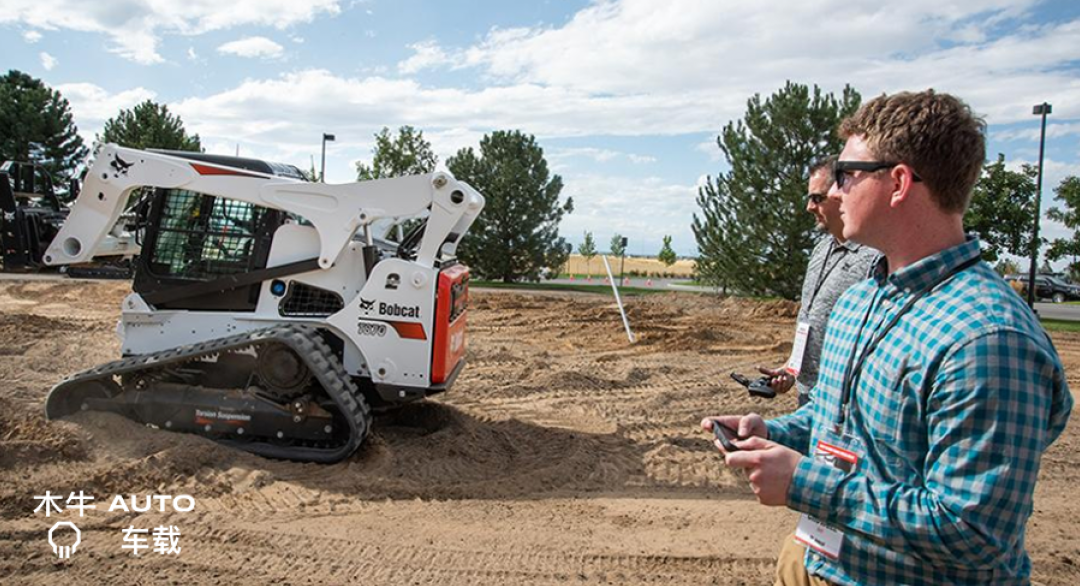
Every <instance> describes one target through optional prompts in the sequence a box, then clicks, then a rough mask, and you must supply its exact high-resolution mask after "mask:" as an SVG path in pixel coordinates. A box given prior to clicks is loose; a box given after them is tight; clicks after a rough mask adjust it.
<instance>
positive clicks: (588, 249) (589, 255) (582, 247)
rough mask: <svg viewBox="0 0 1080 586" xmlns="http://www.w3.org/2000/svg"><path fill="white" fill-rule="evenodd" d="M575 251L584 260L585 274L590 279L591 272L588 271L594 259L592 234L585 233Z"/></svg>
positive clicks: (594, 248)
mask: <svg viewBox="0 0 1080 586" xmlns="http://www.w3.org/2000/svg"><path fill="white" fill-rule="evenodd" d="M577 251H578V254H580V255H581V257H582V258H584V259H585V273H586V274H588V276H590V277H591V276H592V270H590V269H589V265H590V264H591V263H592V259H593V258H595V257H596V241H595V240H593V235H592V232H585V238H584V239H583V240H582V241H581V244H579V245H578V249H577Z"/></svg>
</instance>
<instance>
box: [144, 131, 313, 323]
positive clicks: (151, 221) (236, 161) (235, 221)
mask: <svg viewBox="0 0 1080 586" xmlns="http://www.w3.org/2000/svg"><path fill="white" fill-rule="evenodd" d="M159 152H164V153H165V154H169V155H172V156H177V157H183V158H186V159H190V160H195V161H202V162H208V163H213V164H215V165H222V166H227V167H232V168H237V169H245V170H250V171H256V172H259V173H266V174H273V175H278V176H284V177H290V178H303V175H302V174H301V173H300V170H299V169H297V168H296V167H293V166H290V165H281V164H275V163H266V162H264V161H259V160H256V159H244V158H239V157H222V156H216V155H206V154H203V153H186V152H184V153H182V152H168V151H159ZM143 206H144V209H143V212H142V215H143V219H142V220H141V221H140V228H141V230H140V232H141V237H142V242H141V244H142V254H141V255H140V256H139V259H138V261H137V265H136V270H135V281H134V284H133V287H134V290H135V291H136V292H137V293H140V294H142V295H144V296H151V297H152V296H153V295H154V294H156V293H161V292H163V291H168V290H176V289H178V288H184V290H185V291H191V292H192V293H191V294H190V295H185V296H183V297H181V298H178V299H171V300H169V301H167V302H161V303H156V304H155V305H156V306H157V307H158V308H159V309H188V310H200V311H239V312H246V311H254V310H255V308H256V306H257V303H258V299H259V291H260V288H261V284H259V283H255V284H251V285H247V286H242V287H237V288H231V289H225V290H220V289H219V288H215V287H213V286H212V284H213V283H215V282H221V281H222V280H223V279H228V278H230V277H235V276H238V275H242V274H244V273H250V272H252V271H255V270H259V269H264V268H266V262H267V258H268V256H269V254H270V245H271V241H272V239H273V236H274V232H275V231H276V230H277V229H278V228H279V227H280V226H281V225H282V224H283V223H285V221H286V220H287V219H288V218H287V214H285V213H284V212H281V211H278V210H273V209H269V208H265V207H261V206H257V205H254V204H251V203H247V202H242V201H238V200H233V199H229V198H225V197H218V196H211V195H207V194H203V193H198V192H194V191H189V190H184V189H161V188H155V189H152V190H151V192H150V193H149V194H148V195H147V196H146V200H145V201H144V203H143ZM199 283H205V284H207V285H208V286H207V287H206V288H205V289H202V290H200V288H199V287H197V286H196V287H193V285H198V284H199Z"/></svg>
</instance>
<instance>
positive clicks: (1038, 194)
mask: <svg viewBox="0 0 1080 586" xmlns="http://www.w3.org/2000/svg"><path fill="white" fill-rule="evenodd" d="M1052 110H1053V108H1052V107H1051V106H1050V104H1047V103H1046V102H1043V103H1041V104H1039V105H1037V106H1035V108H1033V109H1032V111H1031V113H1032V114H1034V115H1036V116H1042V132H1041V133H1040V134H1039V175H1038V178H1037V179H1036V180H1035V230H1034V236H1032V238H1031V266H1030V267H1028V306H1029V307H1031V309H1032V310H1034V309H1035V266H1036V263H1038V261H1039V219H1040V214H1041V210H1040V207H1041V206H1042V175H1043V149H1044V148H1045V147H1046V116H1047V114H1049V113H1050V112H1051V111H1052Z"/></svg>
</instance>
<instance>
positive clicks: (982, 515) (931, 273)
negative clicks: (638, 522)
mask: <svg viewBox="0 0 1080 586" xmlns="http://www.w3.org/2000/svg"><path fill="white" fill-rule="evenodd" d="M984 132H985V125H984V123H983V122H982V121H981V120H980V119H978V118H976V117H975V116H974V115H972V113H971V111H970V109H969V108H968V106H967V105H965V104H964V103H963V102H961V101H960V100H958V99H956V98H954V97H952V96H950V95H947V94H938V93H935V92H933V91H932V90H928V91H925V92H920V93H900V94H895V95H892V96H881V97H879V98H875V99H874V100H871V101H870V102H868V103H866V104H865V105H864V106H863V107H862V108H861V109H860V110H859V111H858V112H857V113H856V114H855V115H854V116H852V117H851V118H849V119H847V120H845V121H844V122H843V123H842V125H841V128H840V133H841V136H842V137H843V138H844V139H845V140H846V141H847V142H846V144H845V146H844V150H843V152H842V153H841V155H840V160H839V161H838V162H837V163H836V164H835V166H834V173H835V179H836V185H835V186H834V187H833V188H832V189H831V190H830V192H829V197H833V198H837V199H839V201H840V211H841V214H842V215H843V218H844V236H845V237H846V238H848V239H851V240H854V241H856V242H860V243H862V244H865V245H868V246H872V247H874V248H877V249H878V250H880V251H881V252H882V253H883V254H884V255H885V260H886V261H887V262H885V263H882V264H881V265H880V266H879V267H878V269H877V271H876V273H875V274H874V276H873V277H872V278H870V279H867V280H866V281H863V282H861V283H859V284H856V285H855V286H853V287H852V288H851V289H849V290H848V291H847V292H846V293H845V294H844V295H843V296H842V297H841V298H840V300H839V301H838V302H837V305H836V307H835V309H834V310H833V314H832V317H831V318H830V320H829V326H828V330H827V332H826V336H825V343H824V352H823V354H822V362H821V369H820V374H819V378H818V381H817V385H816V386H815V387H814V395H813V401H812V402H811V403H810V404H808V405H806V406H804V407H802V408H800V409H799V410H798V411H796V412H794V413H792V414H790V415H786V416H783V417H780V418H777V419H773V420H771V421H768V422H765V421H764V420H762V418H761V417H760V416H758V415H756V414H749V415H746V416H741V417H740V416H727V417H717V418H709V419H706V420H704V421H703V422H702V426H703V427H704V428H705V429H709V430H711V429H712V427H713V425H714V419H715V420H716V421H717V422H718V423H720V424H724V425H727V426H728V427H729V428H731V429H735V430H737V432H738V435H739V437H744V438H748V439H744V440H741V441H737V442H736V445H737V446H738V447H739V448H740V450H738V451H732V452H725V459H726V461H727V464H728V465H729V466H734V467H737V468H745V469H746V470H747V472H748V473H749V474H748V477H749V480H750V483H751V486H752V487H753V490H754V492H755V494H757V497H758V500H759V501H761V503H763V504H766V505H774V506H779V505H786V506H788V507H789V508H791V509H793V510H796V511H799V512H801V513H804V515H803V518H802V519H801V521H800V522H799V526H798V528H797V530H796V533H795V537H796V539H797V540H798V541H800V542H801V543H803V544H805V545H807V546H808V547H807V552H806V554H805V557H804V558H803V559H801V560H799V559H795V560H794V563H793V561H792V560H791V559H785V558H790V557H791V552H794V551H798V550H797V549H795V548H791V547H785V549H784V551H783V552H781V559H780V561H779V563H778V573H777V580H778V581H777V583H778V584H789V583H811V584H997V585H1007V584H1028V583H1029V582H1030V575H1031V561H1030V559H1029V558H1028V555H1027V552H1026V551H1025V549H1024V533H1025V525H1026V523H1027V519H1028V517H1029V516H1030V515H1031V511H1032V498H1033V493H1034V490H1035V481H1036V478H1037V476H1038V473H1039V463H1040V459H1041V457H1042V454H1043V452H1044V451H1045V450H1046V449H1047V447H1048V446H1049V445H1050V444H1051V443H1052V442H1053V441H1054V440H1055V439H1057V437H1058V436H1059V435H1060V434H1061V432H1062V430H1063V429H1064V428H1065V423H1066V421H1067V420H1068V417H1069V413H1070V411H1071V409H1072V395H1071V394H1070V392H1069V389H1068V386H1067V385H1066V383H1065V373H1064V371H1063V369H1062V366H1061V361H1060V359H1059V358H1058V355H1057V352H1056V351H1055V350H1054V347H1053V344H1052V343H1051V341H1050V339H1049V337H1048V336H1047V335H1046V333H1045V331H1044V330H1043V329H1042V327H1041V325H1040V324H1039V322H1038V319H1037V318H1036V317H1035V316H1034V315H1033V314H1032V313H1031V311H1030V310H1029V309H1028V308H1027V306H1026V305H1024V303H1023V302H1022V301H1021V299H1020V298H1019V297H1018V296H1017V295H1016V293H1014V292H1013V291H1012V290H1011V289H1010V288H1009V287H1008V286H1007V285H1006V284H1005V282H1004V281H1002V280H1001V279H1000V278H998V276H997V275H996V274H995V273H994V272H993V271H992V270H991V269H990V268H989V267H988V266H987V265H986V264H985V263H983V262H982V261H981V260H979V244H978V241H977V240H975V239H969V238H967V237H966V236H965V235H964V231H963V214H964V210H965V209H966V208H967V204H968V201H969V200H970V197H971V190H972V187H973V186H974V184H975V181H976V180H977V178H978V176H979V173H980V170H981V167H982V164H983V161H984V157H985V142H984ZM717 446H718V447H719V448H720V449H721V451H723V448H722V445H721V444H720V443H719V442H717ZM799 562H801V563H799ZM793 565H794V566H795V567H797V570H798V571H797V572H796V571H792V570H791V567H792V566H793Z"/></svg>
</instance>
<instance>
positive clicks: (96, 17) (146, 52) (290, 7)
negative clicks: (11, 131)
mask: <svg viewBox="0 0 1080 586" xmlns="http://www.w3.org/2000/svg"><path fill="white" fill-rule="evenodd" d="M340 12H341V7H340V0H234V1H232V2H225V3H222V2H218V1H215V0H188V1H186V2H147V1H144V0H118V1H110V2H79V1H77V0H6V1H5V2H4V9H3V10H0V24H6V23H22V24H25V25H27V26H32V27H35V28H39V29H44V30H60V29H67V30H74V31H80V32H91V33H100V34H104V35H106V36H108V37H109V38H110V39H111V41H112V46H111V47H110V51H112V52H114V53H117V54H118V55H120V56H122V57H124V58H125V59H130V60H132V61H135V62H137V63H142V64H153V63H161V62H162V61H164V59H162V57H161V55H160V54H158V45H159V44H160V43H161V38H162V36H163V35H169V34H181V35H199V34H203V33H206V32H209V31H216V30H225V29H230V28H233V27H237V26H243V25H250V26H269V27H273V28H276V29H279V30H280V29H285V28H288V27H290V26H293V25H295V24H299V23H304V22H311V21H312V20H314V19H315V18H316V17H318V16H320V15H323V14H326V15H331V16H333V15H337V14H338V13H340Z"/></svg>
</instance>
